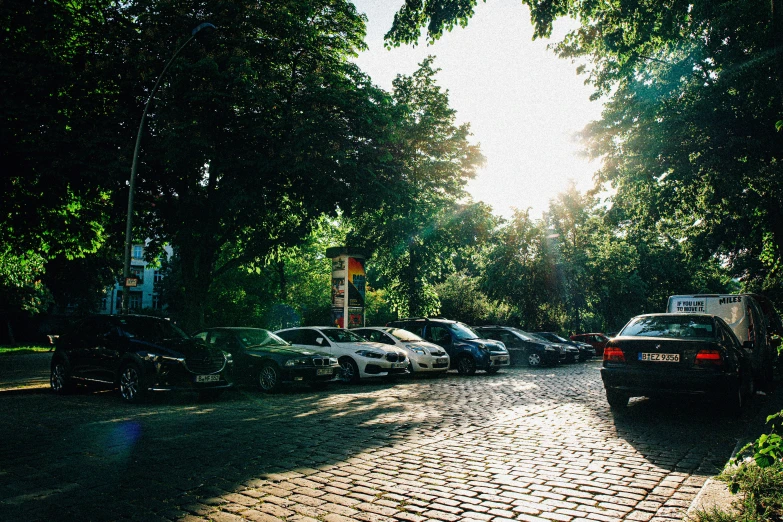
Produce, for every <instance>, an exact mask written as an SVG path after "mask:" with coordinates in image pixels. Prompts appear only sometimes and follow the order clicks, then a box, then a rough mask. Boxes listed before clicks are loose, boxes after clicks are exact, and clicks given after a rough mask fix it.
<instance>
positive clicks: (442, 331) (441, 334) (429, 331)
mask: <svg viewBox="0 0 783 522" xmlns="http://www.w3.org/2000/svg"><path fill="white" fill-rule="evenodd" d="M423 337H424V339H426V340H427V341H429V342H431V343H434V344H437V345H438V346H440V347H441V348H443V349H444V350H446V353H447V354H449V357H451V359H452V360H453V361H456V360H457V353H456V348H455V346H454V342H453V340H452V338H451V331H449V329H448V328H446V327H445V326H440V325H437V324H430V325H427V328H426V329H425V330H424V336H423Z"/></svg>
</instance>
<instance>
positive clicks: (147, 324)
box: [118, 315, 190, 342]
mask: <svg viewBox="0 0 783 522" xmlns="http://www.w3.org/2000/svg"><path fill="white" fill-rule="evenodd" d="M118 320H119V323H120V328H121V329H122V331H123V332H124V333H125V335H127V336H128V337H134V338H136V339H141V340H142V341H152V342H154V341H161V340H163V339H189V338H190V337H189V336H188V334H186V333H185V332H183V331H182V330H180V328H179V327H178V326H177V325H175V324H174V323H172V322H171V321H167V320H165V319H151V318H148V317H133V316H132V315H128V316H124V317H120V318H118Z"/></svg>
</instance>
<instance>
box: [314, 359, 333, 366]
mask: <svg viewBox="0 0 783 522" xmlns="http://www.w3.org/2000/svg"><path fill="white" fill-rule="evenodd" d="M313 365H315V366H330V365H331V363H330V362H329V358H328V357H313Z"/></svg>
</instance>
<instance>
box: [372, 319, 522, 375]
mask: <svg viewBox="0 0 783 522" xmlns="http://www.w3.org/2000/svg"><path fill="white" fill-rule="evenodd" d="M386 326H391V327H395V328H403V329H405V330H408V331H410V332H413V333H415V334H416V335H418V336H419V337H422V338H424V339H426V340H427V341H429V342H431V343H434V344H437V345H438V346H440V347H441V348H443V349H444V350H446V353H448V354H449V359H450V367H451V368H456V369H457V372H459V373H460V374H461V375H473V374H475V373H476V370H483V371H486V372H487V373H496V372H497V371H498V370H499V369H500V368H502V367H504V366H508V365H509V364H510V360H509V354H508V350H506V347H505V346H504V345H503V343H501V342H499V341H491V340H487V339H482V338H481V336H479V335H478V334H477V333H476V332H474V331H473V330H471V328H470V327H469V326H468V325H466V324H464V323H460V322H458V321H452V320H450V319H441V318H424V317H414V318H409V319H400V320H397V321H391V322H389V323H388V324H387V325H386Z"/></svg>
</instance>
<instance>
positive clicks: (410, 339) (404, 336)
mask: <svg viewBox="0 0 783 522" xmlns="http://www.w3.org/2000/svg"><path fill="white" fill-rule="evenodd" d="M386 333H388V334H389V335H391V336H392V337H394V338H395V339H397V340H398V341H403V342H406V343H418V342H421V341H423V340H424V339H422V338H421V337H419V336H418V335H416V334H415V333H413V332H409V331H408V330H403V329H402V328H391V329H389V330H387V331H386Z"/></svg>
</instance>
